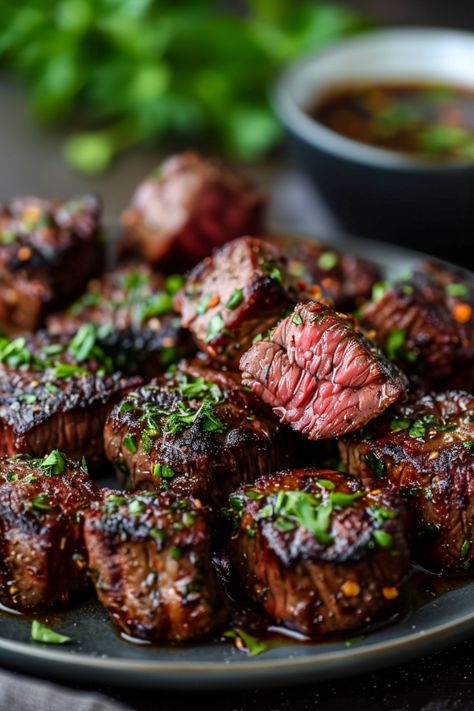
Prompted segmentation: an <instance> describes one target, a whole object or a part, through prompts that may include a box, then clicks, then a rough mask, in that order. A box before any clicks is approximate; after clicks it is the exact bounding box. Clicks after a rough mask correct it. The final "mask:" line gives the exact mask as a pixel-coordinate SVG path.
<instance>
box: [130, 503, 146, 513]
mask: <svg viewBox="0 0 474 711" xmlns="http://www.w3.org/2000/svg"><path fill="white" fill-rule="evenodd" d="M145 508H146V506H145V504H144V503H143V501H140V499H132V500H131V501H130V503H129V504H128V512H129V513H130V514H132V515H133V516H138V515H139V514H141V513H143V512H144V511H145Z"/></svg>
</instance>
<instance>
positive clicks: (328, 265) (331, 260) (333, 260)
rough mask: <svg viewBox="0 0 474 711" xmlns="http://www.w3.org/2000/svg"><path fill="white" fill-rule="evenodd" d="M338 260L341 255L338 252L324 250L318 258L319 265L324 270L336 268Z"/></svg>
mask: <svg viewBox="0 0 474 711" xmlns="http://www.w3.org/2000/svg"><path fill="white" fill-rule="evenodd" d="M338 261H339V257H338V255H337V254H336V252H330V251H328V252H322V254H321V255H320V257H319V259H318V267H319V268H320V269H323V270H324V271H329V270H330V269H334V267H335V266H336V264H337V263H338Z"/></svg>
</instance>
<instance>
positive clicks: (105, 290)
mask: <svg viewBox="0 0 474 711" xmlns="http://www.w3.org/2000/svg"><path fill="white" fill-rule="evenodd" d="M183 281H184V277H182V276H180V275H178V274H173V275H171V276H169V277H167V278H166V279H165V278H164V277H163V276H161V275H160V274H156V273H154V272H153V271H152V270H151V269H150V268H149V267H147V266H146V265H132V266H128V267H121V268H119V269H116V270H115V271H112V272H108V273H106V274H103V275H102V276H101V277H99V278H97V279H94V280H92V281H91V282H89V284H88V286H87V289H86V291H85V292H84V294H83V295H82V296H81V297H80V298H79V299H78V300H77V301H76V302H74V304H72V306H70V307H69V308H68V309H67V310H66V311H63V312H60V313H56V314H51V316H49V318H48V320H47V327H48V330H49V331H50V332H51V333H56V334H65V333H67V334H74V333H75V332H76V331H77V329H78V328H80V326H82V325H83V324H88V323H93V324H95V325H96V326H97V327H99V328H100V334H101V345H102V347H103V348H105V349H106V350H107V351H108V352H110V353H111V355H112V356H113V358H114V360H115V364H116V366H117V367H119V368H120V369H122V370H125V371H127V372H130V371H132V372H137V371H138V372H140V374H141V375H144V376H145V377H153V376H154V375H157V374H159V373H160V372H163V370H164V369H165V368H166V367H168V366H169V365H170V364H171V363H173V362H175V361H176V360H178V359H179V358H181V357H183V356H185V355H189V354H190V353H191V351H192V350H193V347H192V339H191V338H190V336H189V334H188V332H187V331H185V330H184V329H183V328H182V327H181V319H180V318H179V316H178V315H177V314H176V313H174V311H173V295H174V294H175V293H176V292H177V291H178V290H179V288H180V287H181V286H182V284H183Z"/></svg>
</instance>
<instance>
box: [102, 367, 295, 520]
mask: <svg viewBox="0 0 474 711" xmlns="http://www.w3.org/2000/svg"><path fill="white" fill-rule="evenodd" d="M288 443H289V437H288V434H287V433H286V431H285V428H284V427H282V426H281V425H279V423H278V421H277V420H276V419H275V418H274V417H273V415H272V413H271V411H270V410H269V409H267V408H266V407H265V406H263V404H260V403H259V402H258V401H257V400H256V398H255V397H254V396H253V395H252V394H251V393H247V392H244V391H243V390H242V386H241V383H240V378H239V376H238V374H237V373H233V372H225V371H222V372H218V371H214V370H212V369H211V368H210V367H208V366H207V365H201V364H200V363H199V362H198V361H195V362H193V363H189V364H188V363H183V364H181V365H180V368H179V369H178V370H176V371H175V373H174V374H172V375H170V376H169V377H167V378H161V379H157V380H152V381H151V383H149V384H147V385H143V386H141V387H139V388H138V389H136V390H134V391H132V392H130V393H129V394H128V395H127V396H126V397H125V398H124V400H122V402H121V403H120V404H118V405H117V406H116V407H115V408H114V409H113V411H112V412H111V414H110V416H109V418H108V420H107V424H106V427H105V451H106V454H107V457H108V458H109V459H110V461H111V462H112V463H113V464H114V465H115V466H116V467H117V468H118V469H119V471H120V472H121V473H122V474H124V475H125V478H126V483H127V486H128V487H130V488H132V489H172V490H173V491H174V492H178V493H180V494H185V495H188V494H190V495H192V496H196V497H198V498H199V499H202V501H203V502H205V503H209V504H211V505H215V506H217V507H219V506H221V505H223V504H224V503H225V502H226V500H227V496H228V495H229V493H230V492H231V491H233V490H234V489H235V488H236V487H237V486H239V485H240V484H242V483H244V482H247V481H253V480H254V479H255V478H256V477H258V476H259V475H260V474H262V473H263V472H265V471H275V470H276V469H278V468H280V467H282V466H284V465H285V463H286V462H287V461H288V458H289V456H290V452H288V451H287V445H288Z"/></svg>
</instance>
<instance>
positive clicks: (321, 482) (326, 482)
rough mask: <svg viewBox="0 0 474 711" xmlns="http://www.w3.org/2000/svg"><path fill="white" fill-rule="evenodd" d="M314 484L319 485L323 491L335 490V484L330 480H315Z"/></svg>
mask: <svg viewBox="0 0 474 711" xmlns="http://www.w3.org/2000/svg"><path fill="white" fill-rule="evenodd" d="M316 483H317V484H319V486H322V487H323V489H328V490H329V491H332V490H333V489H335V488H336V485H335V483H334V482H333V481H331V480H330V479H317V480H316Z"/></svg>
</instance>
